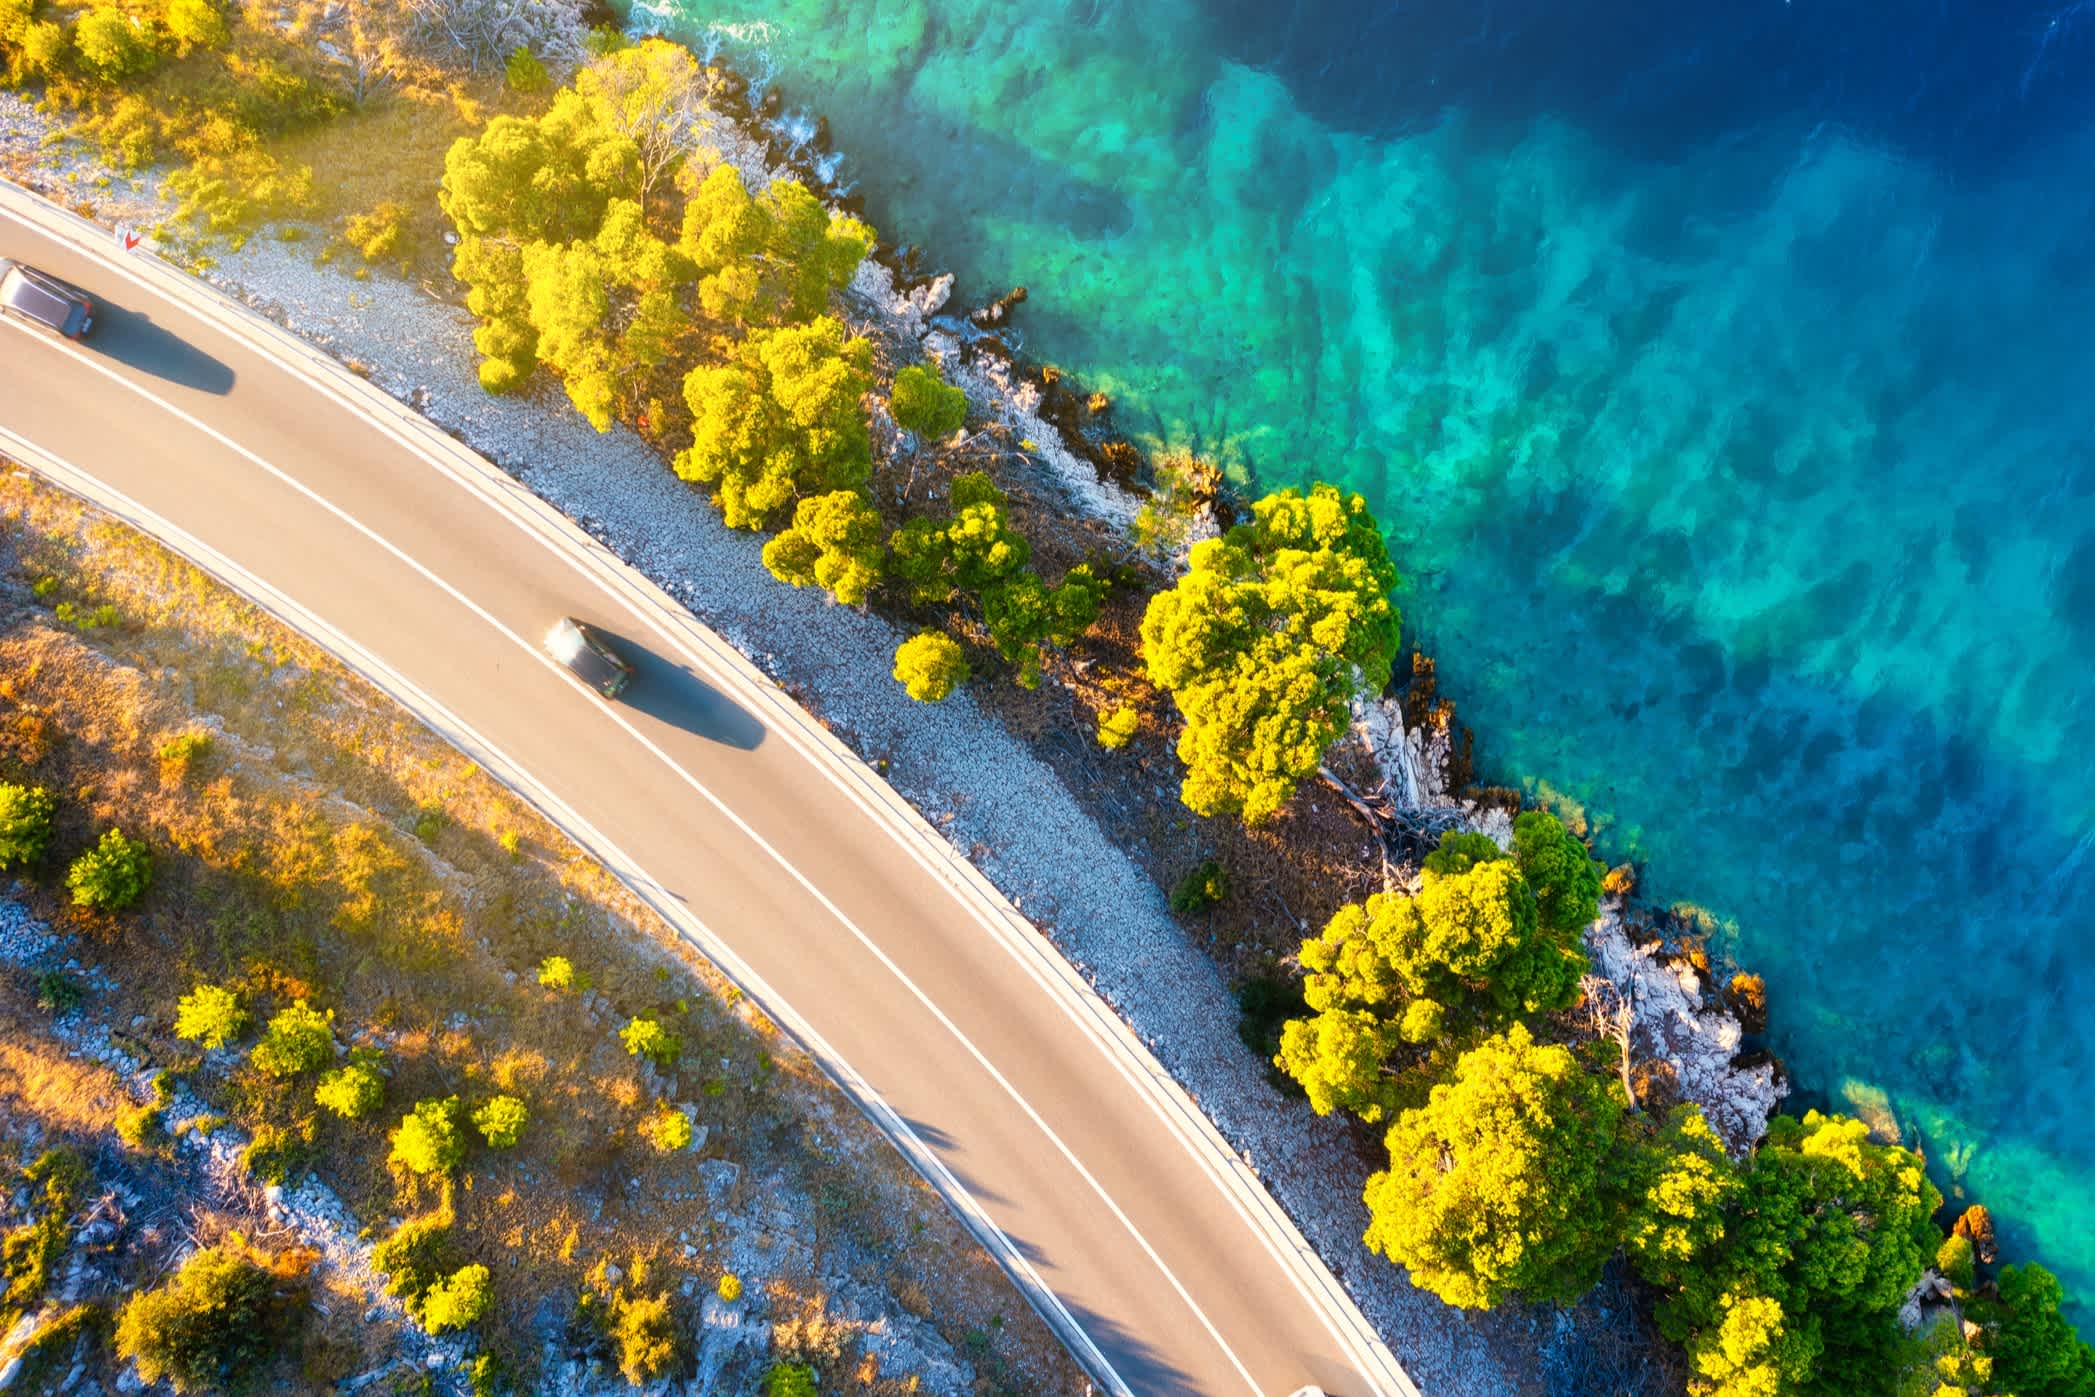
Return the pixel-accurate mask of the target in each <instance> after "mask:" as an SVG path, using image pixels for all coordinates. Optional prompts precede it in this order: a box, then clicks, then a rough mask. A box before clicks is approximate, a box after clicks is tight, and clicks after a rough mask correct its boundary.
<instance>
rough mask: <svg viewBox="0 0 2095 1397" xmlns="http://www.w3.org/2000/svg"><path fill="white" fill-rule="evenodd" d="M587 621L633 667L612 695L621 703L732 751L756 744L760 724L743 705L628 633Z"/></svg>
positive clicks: (747, 749)
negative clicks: (624, 683) (628, 679)
mask: <svg viewBox="0 0 2095 1397" xmlns="http://www.w3.org/2000/svg"><path fill="white" fill-rule="evenodd" d="M590 624H591V625H592V626H594V627H595V629H596V630H597V631H598V632H599V633H601V634H602V635H603V637H604V639H605V640H607V641H609V642H610V643H611V648H612V649H614V650H616V651H617V652H618V653H619V654H620V655H622V656H624V657H625V659H626V661H627V662H628V663H629V664H631V665H632V666H633V669H634V675H633V682H632V684H631V685H630V686H628V687H627V689H626V691H625V692H624V693H623V694H621V695H619V700H618V701H619V702H620V703H622V704H624V705H625V706H626V707H627V708H630V709H632V710H633V711H634V712H636V713H645V714H646V715H647V716H648V717H650V718H654V719H656V720H658V721H660V722H664V723H667V724H669V725H670V726H672V727H678V728H682V729H683V730H684V731H686V732H688V733H691V734H693V735H694V736H697V737H703V738H705V739H706V740H707V741H709V742H717V743H719V744H721V745H722V746H723V747H733V748H735V749H736V750H737V751H742V752H753V751H755V750H756V749H757V748H758V747H759V746H761V745H762V743H763V741H764V725H763V724H762V723H760V722H758V721H757V719H756V716H755V715H754V714H752V713H751V712H750V711H749V710H748V709H746V708H744V707H742V705H740V704H739V703H736V702H735V701H734V700H733V699H731V698H729V697H728V696H727V695H726V694H723V693H721V692H720V691H719V690H718V689H716V688H714V687H713V686H712V685H710V684H708V683H706V682H705V681H704V680H703V679H700V678H699V677H698V676H697V675H695V674H693V673H692V672H691V671H690V670H689V669H687V668H686V667H685V666H684V665H682V664H681V663H679V662H677V661H675V660H669V659H664V658H663V657H661V656H660V655H657V654H656V653H655V652H654V651H653V650H651V649H649V648H648V647H647V646H645V645H643V644H641V643H640V642H639V641H638V640H636V639H634V638H633V637H632V636H630V635H626V634H623V633H622V632H619V631H614V630H611V629H610V628H608V627H606V626H603V625H600V624H598V623H596V622H591V623H590Z"/></svg>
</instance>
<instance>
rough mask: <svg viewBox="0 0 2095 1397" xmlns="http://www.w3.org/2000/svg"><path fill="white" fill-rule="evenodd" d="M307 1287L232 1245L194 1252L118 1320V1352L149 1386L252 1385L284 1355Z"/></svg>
mask: <svg viewBox="0 0 2095 1397" xmlns="http://www.w3.org/2000/svg"><path fill="white" fill-rule="evenodd" d="M302 1289H303V1288H302V1287H300V1286H298V1285H296V1284H295V1283H294V1282H293V1281H291V1280H290V1279H289V1278H287V1277H284V1276H282V1275H279V1274H276V1273H274V1272H272V1271H271V1270H270V1269H268V1268H266V1267H263V1266H260V1265H258V1264H256V1263H255V1262H254V1261H253V1260H251V1259H250V1258H248V1257H247V1256H245V1255H243V1254H241V1253H240V1252H239V1251H237V1250H235V1249H234V1248H232V1247H230V1246H218V1247H206V1248H204V1249H203V1250H201V1251H197V1252H193V1253H191V1254H190V1257H189V1259H188V1260H187V1261H184V1262H183V1263H182V1268H181V1269H180V1270H179V1271H177V1272H175V1274H174V1277H173V1278H172V1279H171V1280H169V1281H168V1282H167V1283H166V1284H165V1285H162V1286H161V1287H160V1288H159V1289H157V1290H147V1291H140V1292H138V1293H136V1294H134V1295H133V1296H132V1297H131V1299H130V1300H129V1301H127V1302H126V1303H125V1305H124V1308H123V1309H122V1311H121V1312H119V1313H118V1315H117V1320H116V1351H117V1353H118V1354H119V1355H120V1356H121V1357H123V1358H126V1359H129V1360H131V1361H132V1362H135V1363H136V1364H137V1365H138V1376H139V1377H140V1379H142V1380H143V1381H144V1382H146V1383H147V1384H148V1385H150V1384H152V1383H156V1382H159V1381H161V1380H162V1379H165V1380H166V1381H167V1382H169V1383H170V1384H172V1385H173V1387H174V1389H175V1391H177V1392H181V1393H189V1392H221V1391H225V1390H227V1389H228V1388H237V1387H240V1386H242V1385H244V1384H245V1383H246V1382H248V1381H251V1380H252V1379H253V1378H254V1377H255V1375H256V1374H258V1373H259V1372H260V1371H261V1370H262V1369H263V1368H264V1367H266V1366H267V1365H268V1364H269V1362H270V1360H271V1359H272V1358H274V1357H275V1356H276V1354H277V1353H278V1352H280V1351H281V1345H282V1343H283V1339H284V1334H285V1331H286V1330H287V1329H288V1328H289V1327H290V1323H291V1321H292V1318H293V1317H294V1316H295V1315H297V1314H299V1313H300V1312H302V1310H303V1308H304V1296H303V1293H302Z"/></svg>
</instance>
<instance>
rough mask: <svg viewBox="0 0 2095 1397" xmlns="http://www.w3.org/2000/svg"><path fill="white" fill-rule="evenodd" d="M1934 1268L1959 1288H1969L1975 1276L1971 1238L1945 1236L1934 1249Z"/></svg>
mask: <svg viewBox="0 0 2095 1397" xmlns="http://www.w3.org/2000/svg"><path fill="white" fill-rule="evenodd" d="M1935 1269H1936V1270H1937V1271H1939V1272H1941V1273H1942V1275H1943V1276H1944V1277H1946V1278H1947V1279H1948V1280H1949V1283H1950V1284H1951V1285H1953V1286H1955V1287H1956V1288H1957V1289H1959V1290H1970V1289H1971V1285H1972V1282H1973V1281H1974V1280H1975V1279H1976V1278H1977V1271H1976V1268H1975V1267H1974V1266H1973V1265H1972V1250H1971V1238H1969V1237H1945V1238H1943V1239H1942V1245H1941V1246H1940V1247H1937V1248H1936V1249H1935Z"/></svg>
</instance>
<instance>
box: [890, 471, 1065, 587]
mask: <svg viewBox="0 0 2095 1397" xmlns="http://www.w3.org/2000/svg"><path fill="white" fill-rule="evenodd" d="M951 502H952V509H953V512H952V514H951V515H950V516H949V517H948V518H946V519H945V520H943V521H941V520H935V519H912V520H910V521H909V522H908V523H907V524H904V525H903V526H902V527H901V528H899V529H897V530H896V531H895V533H894V536H893V537H892V538H890V539H889V540H888V548H889V550H890V551H891V552H892V553H893V555H894V572H895V575H896V576H898V577H900V578H901V579H902V580H903V581H905V582H907V583H908V584H909V587H910V596H911V599H912V600H914V601H916V602H918V603H919V604H931V603H937V602H945V601H950V600H952V598H953V595H954V594H955V593H956V592H967V593H970V594H972V595H974V596H975V597H977V598H980V597H982V596H984V595H986V594H987V593H989V592H991V591H994V590H996V589H998V588H1000V587H1002V586H1003V585H1004V584H1005V583H1007V582H1009V581H1011V580H1012V579H1014V578H1016V577H1017V576H1019V575H1020V574H1021V573H1022V572H1024V570H1025V567H1026V564H1027V563H1028V562H1030V561H1031V560H1032V557H1033V547H1032V545H1031V544H1029V543H1027V542H1026V540H1025V537H1024V535H1022V534H1020V533H1018V532H1017V531H1016V530H1015V529H1013V528H1012V527H1011V526H1010V524H1009V523H1008V522H1006V520H1005V518H1004V505H1005V503H1006V499H1005V496H1004V492H1003V491H1002V490H1000V489H998V488H997V485H996V482H995V481H993V480H991V479H990V478H989V477H988V476H987V475H985V474H984V473H982V472H981V471H969V472H968V473H967V474H966V475H963V476H960V477H958V478H957V479H955V480H954V482H953V488H952V495H951Z"/></svg>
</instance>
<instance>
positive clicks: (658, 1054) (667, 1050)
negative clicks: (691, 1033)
mask: <svg viewBox="0 0 2095 1397" xmlns="http://www.w3.org/2000/svg"><path fill="white" fill-rule="evenodd" d="M618 1041H619V1042H621V1043H623V1044H625V1045H626V1051H627V1052H628V1053H630V1054H632V1055H633V1056H634V1057H644V1058H646V1059H647V1060H648V1061H649V1062H652V1063H654V1064H655V1066H657V1067H665V1068H666V1067H674V1066H675V1065H676V1060H677V1059H678V1058H679V1057H681V1056H683V1052H684V1044H683V1040H681V1039H679V1038H678V1037H677V1036H676V1035H675V1034H674V1033H671V1032H670V1031H669V1030H668V1029H666V1028H664V1027H662V1024H661V1022H660V1021H659V1020H657V1019H655V1018H654V1017H652V1016H649V1015H642V1016H640V1017H637V1018H631V1019H628V1020H626V1026H625V1027H624V1028H622V1029H620V1030H619V1031H618Z"/></svg>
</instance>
